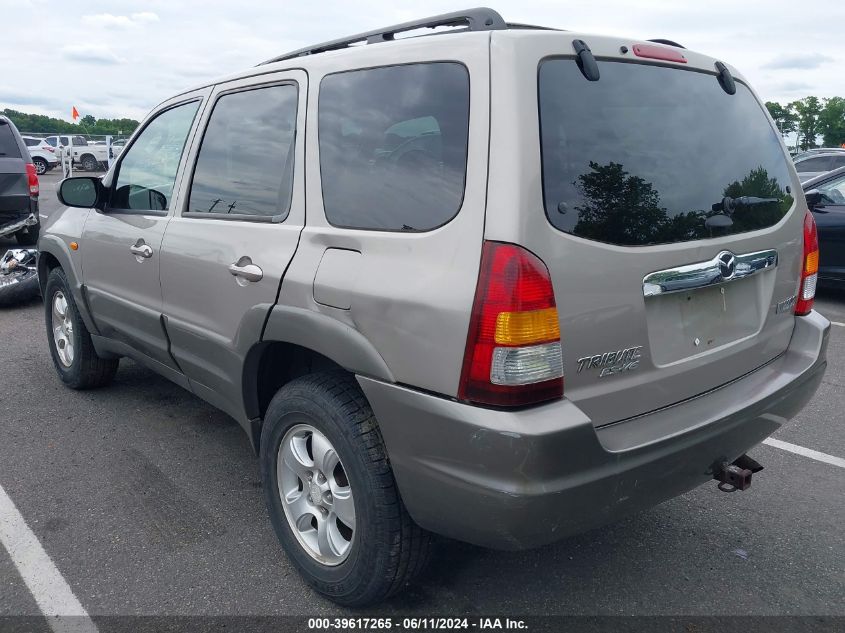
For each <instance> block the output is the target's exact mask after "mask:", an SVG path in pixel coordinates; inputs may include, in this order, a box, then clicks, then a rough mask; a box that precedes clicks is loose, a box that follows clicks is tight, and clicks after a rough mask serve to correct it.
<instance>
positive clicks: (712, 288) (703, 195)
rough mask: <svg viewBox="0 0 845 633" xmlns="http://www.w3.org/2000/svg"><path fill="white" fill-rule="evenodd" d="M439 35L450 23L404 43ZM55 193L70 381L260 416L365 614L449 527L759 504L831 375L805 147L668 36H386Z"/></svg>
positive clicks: (316, 545) (278, 488)
mask: <svg viewBox="0 0 845 633" xmlns="http://www.w3.org/2000/svg"><path fill="white" fill-rule="evenodd" d="M428 27H453V30H452V31H451V32H449V31H447V32H442V30H441V31H437V32H435V33H433V34H432V35H431V36H423V37H405V38H399V39H397V41H394V37H395V36H396V35H397V34H403V33H410V32H412V31H415V30H417V31H418V30H420V29H423V30H424V29H426V28H428ZM353 44H364V45H359V46H352V45H353ZM59 195H60V198H61V200H62V201H63V202H64V204H66V205H67V206H68V208H67V209H65V210H64V211H63V212H61V213H58V214H56V215H55V216H53V218H52V219H51V222H50V224H49V226H48V227H47V228H46V231H45V232H44V235H43V237H42V239H41V242H40V247H41V257H40V261H39V274H40V279H41V283H42V285H43V292H44V298H45V305H46V321H47V336H48V339H49V344H50V350H51V353H52V356H53V360H54V363H55V366H56V370H57V371H58V374H59V376H60V377H61V379H62V380H63V381H64V382H65V383H66V384H67V385H68V386H70V387H73V388H85V387H93V386H99V385H104V384H106V383H108V382H109V381H110V380H111V378H112V377H113V376H114V374H115V371H116V369H117V366H118V359H119V358H121V357H124V356H125V357H129V358H132V359H134V360H135V361H137V362H139V363H141V364H143V365H145V366H147V367H150V368H152V369H153V370H155V371H157V372H159V373H160V374H162V375H164V376H166V377H168V378H170V379H171V380H173V381H174V382H176V383H178V384H180V385H182V386H184V387H185V388H186V389H189V390H190V391H191V392H193V393H194V394H196V395H197V396H199V397H201V398H203V399H205V400H207V401H208V402H210V403H212V404H214V405H216V406H217V407H219V408H220V409H222V410H223V411H225V412H227V413H228V414H230V415H231V416H232V417H233V418H235V419H236V420H238V422H240V423H241V425H243V427H244V429H245V430H246V432H247V434H248V435H249V436H250V438H251V441H252V443H253V445H254V447H255V450H256V452H257V453H258V455H259V458H260V460H261V469H262V473H263V482H264V493H265V495H266V500H267V506H268V509H269V514H270V519H271V521H272V522H273V526H274V528H275V530H276V532H277V534H278V536H279V539H280V541H281V542H282V545H283V546H284V548H285V550H286V551H287V553H288V555H289V557H290V559H291V560H292V561H293V562H294V564H295V565H296V566H297V567H298V568H299V570H300V571H301V572H302V574H303V576H304V577H305V579H306V580H307V581H308V582H309V583H311V585H313V586H314V587H315V588H316V589H317V590H318V591H320V592H322V593H323V594H325V595H326V596H328V597H329V598H331V599H332V600H335V601H337V602H339V603H342V604H347V605H362V604H369V603H373V602H375V601H378V600H381V599H383V598H384V597H386V596H388V595H390V594H391V593H393V592H395V591H397V590H398V589H400V588H401V587H402V586H403V585H404V584H406V583H407V582H408V581H409V580H410V579H411V578H413V576H414V575H415V574H416V573H417V572H418V571H419V570H420V569H421V567H422V566H423V564H424V562H425V560H426V557H427V553H428V552H429V549H430V544H431V534H432V533H438V534H442V535H445V536H448V537H452V538H456V539H462V540H465V541H469V542H472V543H476V544H479V545H483V546H489V547H496V548H505V549H518V548H527V547H534V546H538V545H542V544H544V543H549V542H551V541H554V540H556V539H560V538H562V537H564V536H566V535H568V534H571V533H573V532H577V531H579V530H584V529H587V528H589V527H591V526H594V525H597V524H600V523H603V522H607V521H611V520H614V519H616V518H617V517H619V516H622V515H625V514H627V513H630V512H634V511H636V510H639V509H641V508H644V507H647V506H650V505H653V504H656V503H659V502H660V501H663V500H664V499H667V498H669V497H672V496H674V495H678V494H681V493H683V492H685V491H687V490H689V489H691V488H693V487H695V486H698V485H700V484H701V483H703V482H706V481H708V480H713V479H716V480H717V481H718V482H719V486H720V487H722V488H723V489H726V490H735V489H745V488H747V487H748V485H749V483H750V481H751V474H752V472H754V471H756V470H758V469H759V465H758V464H756V462H754V461H753V460H752V459H751V458H749V457H748V456H747V455H745V452H746V451H747V450H749V449H751V448H752V447H754V446H755V445H757V444H758V443H759V442H760V441H761V440H763V439H764V438H765V437H767V436H768V435H770V434H771V433H773V432H774V431H775V430H777V428H778V427H779V426H780V425H782V424H783V423H785V422H786V421H787V420H788V419H789V418H791V417H792V416H793V415H795V414H796V413H797V412H798V411H799V410H800V409H801V407H803V406H804V404H805V403H806V402H807V401H808V400H809V399H810V398H811V397H812V395H813V393H814V392H815V390H816V388H817V386H818V385H819V383H820V381H821V379H822V375H823V373H824V370H825V367H826V361H825V349H826V344H827V334H828V329H829V323H828V322H827V321H826V320H825V319H824V318H823V317H821V316H820V315H819V314H817V313H816V312H813V311H812V305H813V296H814V292H815V282H816V279H817V265H818V245H817V237H816V230H815V225H814V223H813V220H812V216H811V215H810V214H809V213H808V211H807V206H806V203H805V200H804V196H803V194H802V191H801V186H800V183H799V182H798V178H797V176H796V173H795V169H794V168H793V166H792V163H791V161H790V160H789V155H788V154H787V153H786V150H785V148H784V146H783V144H782V142H781V139H780V135H779V134H778V132H777V129H776V128H775V127H774V125H773V123H772V121H771V119H770V118H769V117H768V115H767V113H766V110H765V108H764V107H763V106H762V104H761V103H760V101H759V99H758V98H757V97H756V96H755V94H754V93H753V91H752V90H751V89H750V88H749V87H748V85H747V83H746V82H745V80H744V79H742V77H741V76H740V75H739V74H738V73H737V72H736V71H735V70H734V69H733V68H730V67H728V66H726V65H725V64H724V63H722V62H720V61H717V60H714V59H711V58H709V57H706V56H704V55H700V54H698V53H694V52H692V51H688V50H686V49H684V48H682V47H680V46H678V45H676V44H672V43H666V42H644V41H636V40H630V39H624V38H618V37H600V36H594V35H583V34H575V33H570V32H565V31H556V30H550V29H543V28H539V27H528V26H524V25H512V24H507V23H506V22H505V21H504V20H502V18H501V17H500V16H499V15H498V14H497V13H495V12H493V11H491V10H489V9H477V10H472V11H466V12H461V13H456V14H450V15H445V16H437V17H434V18H429V19H426V20H421V21H418V22H413V23H408V24H403V25H398V26H394V27H389V28H386V29H380V30H377V31H372V32H369V33H364V34H361V35H356V36H353V37H350V38H345V39H342V40H337V41H333V42H328V43H325V44H320V45H317V46H313V47H309V48H306V49H303V50H300V51H296V52H293V53H290V54H287V55H283V56H281V57H278V58H276V59H273V60H270V61H269V62H267V63H265V64H261V65H259V66H257V67H255V68H250V69H249V70H247V71H245V72H243V73H240V74H238V75H235V76H232V77H227V78H225V79H222V80H220V81H217V82H213V83H209V84H205V85H202V86H200V87H198V88H195V89H193V90H188V91H185V92H183V93H181V94H178V95H176V96H174V97H173V98H171V99H169V100H168V101H166V102H164V103H162V104H161V105H160V106H158V107H157V108H155V110H154V111H153V112H152V113H151V114H150V116H149V117H148V118H147V119H146V120H145V121H144V122H143V124H142V125H141V126H140V128H139V129H138V131H137V132H136V133H135V135H134V136H133V138H132V139H131V140H130V141H129V143H128V144H127V147H126V149H125V150H124V151H123V152H122V153H121V155H120V158H119V160H117V161H116V163H115V164H114V166H113V167H112V168H111V169H110V171H109V172H108V174H106V176H105V177H104V178H103V179H102V181H100V180H99V179H95V178H73V179H68V180H65V181H64V182H63V183H62V185H61V188H60V194H59Z"/></svg>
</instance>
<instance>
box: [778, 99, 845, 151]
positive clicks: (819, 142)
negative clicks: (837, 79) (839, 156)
mask: <svg viewBox="0 0 845 633" xmlns="http://www.w3.org/2000/svg"><path fill="white" fill-rule="evenodd" d="M766 108H767V109H768V110H769V114H771V115H772V118H773V119H774V120H775V123H777V126H778V128H780V131H781V133H782V134H797V135H798V136H797V142H796V146H797V147H798V148H800V149H802V150H806V149H811V148H813V147H839V146H841V145H843V144H845V99H843V98H842V97H831V98H829V99H819V98H818V97H804V98H803V99H799V100H798V101H793V102H792V103H787V104H786V105H782V104H780V103H777V102H776V101H766Z"/></svg>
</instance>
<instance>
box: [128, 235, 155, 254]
mask: <svg viewBox="0 0 845 633" xmlns="http://www.w3.org/2000/svg"><path fill="white" fill-rule="evenodd" d="M129 250H130V251H132V254H133V255H134V256H135V257H139V258H144V259H149V258H150V257H152V256H153V249H152V247H151V246H150V245H149V244H147V243H145V242H144V240H143V239H140V240H138V241H137V242H135V244H134V246H130V247H129Z"/></svg>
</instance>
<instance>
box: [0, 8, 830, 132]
mask: <svg viewBox="0 0 845 633" xmlns="http://www.w3.org/2000/svg"><path fill="white" fill-rule="evenodd" d="M482 1H484V0H452V1H443V0H429V1H428V2H425V3H421V2H407V1H404V0H395V1H393V2H391V1H388V0H362V1H354V0H347V1H343V0H320V1H319V2H288V1H285V0H277V1H276V2H261V1H260V0H251V1H250V2H244V1H243V0H241V1H237V0H228V1H223V2H220V1H217V0H205V1H203V2H200V1H182V2H180V1H179V0H146V1H144V2H141V1H134V0H109V1H101V0H77V1H76V2H67V1H65V0H0V16H2V22H3V25H2V26H0V29H2V33H3V45H2V51H3V52H2V54H0V109H2V108H13V109H16V110H23V111H26V112H36V113H39V114H48V115H51V116H57V117H60V118H62V119H66V120H71V119H70V112H71V106H74V105H75V106H76V107H77V109H78V110H79V112H80V114H82V115H83V116H84V115H86V114H91V115H93V116H95V117H97V118H123V117H129V118H135V119H142V118H143V117H144V116H145V115H146V114H147V112H149V110H150V109H151V108H153V107H154V106H155V105H156V104H158V103H159V102H161V101H163V100H164V99H166V98H167V97H169V96H170V95H173V94H175V93H177V92H180V91H182V90H184V89H186V88H190V87H192V86H195V85H197V84H200V83H202V82H204V81H206V80H208V79H213V78H215V77H220V76H225V75H228V74H230V73H232V72H237V71H240V70H243V69H245V68H248V67H250V66H254V65H255V64H257V63H259V62H261V61H264V60H266V59H268V58H271V57H273V56H275V55H279V54H281V53H284V52H287V51H289V50H293V49H296V48H300V47H302V46H305V45H308V44H311V43H316V42H321V41H325V40H329V39H334V38H337V37H341V36H343V35H349V34H353V33H357V32H359V31H365V30H369V29H372V28H377V27H379V26H384V25H389V24H395V23H397V22H403V21H406V20H411V19H416V18H421V17H425V16H427V15H434V14H437V13H444V12H448V11H454V10H457V9H461V8H466V7H467V6H476V5H477V4H479V3H480V2H482ZM487 2H488V5H489V6H492V7H493V8H494V9H496V10H497V11H499V13H501V14H502V16H503V17H504V18H505V19H506V20H508V21H511V22H525V23H532V24H541V25H544V26H552V27H556V28H563V29H567V30H572V31H581V32H588V33H599V34H606V35H621V36H627V37H630V38H632V39H649V38H667V39H671V40H675V41H677V42H680V43H681V44H683V45H684V46H686V47H687V48H690V49H694V50H697V51H700V52H702V53H706V54H708V55H712V56H714V57H717V58H719V59H723V60H725V61H727V62H729V63H731V64H732V65H734V66H735V67H737V68H738V69H740V70H741V71H742V72H743V74H744V75H745V76H746V77H747V78H748V79H749V80H750V82H751V84H752V85H753V86H754V88H755V89H756V90H757V92H758V93H759V94H760V96H761V97H762V98H763V99H764V100H766V101H779V102H781V103H787V102H790V101H794V100H796V99H800V98H802V97H805V96H807V95H810V94H813V95H816V96H818V97H832V96H845V67H843V62H845V37H843V36H842V25H843V24H845V2H843V1H842V0H802V1H801V2H795V0H765V1H763V0H708V1H706V2H702V1H701V0H695V1H693V0H591V1H590V0H579V1H575V0H571V1H563V0H561V1H557V2H554V1H551V0H498V1H497V0H487ZM15 25H17V26H15ZM10 51H12V52H15V53H10Z"/></svg>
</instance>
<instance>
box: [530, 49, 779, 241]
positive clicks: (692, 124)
mask: <svg viewBox="0 0 845 633" xmlns="http://www.w3.org/2000/svg"><path fill="white" fill-rule="evenodd" d="M600 69H601V79H600V80H599V81H595V82H593V81H586V80H585V79H584V77H583V75H582V74H581V72H580V71H579V70H578V66H577V65H576V63H575V62H574V61H573V60H571V59H549V60H546V61H544V62H542V63H541V65H540V71H539V101H540V126H541V149H542V158H543V189H544V191H543V193H544V199H545V207H546V214H547V216H548V218H549V221H550V222H551V223H552V224H553V225H554V226H555V227H557V228H558V229H560V230H561V231H565V232H567V233H571V234H573V235H577V236H579V237H584V238H588V239H593V240H598V241H602V242H609V243H612V244H620V245H628V246H638V245H646V244H660V243H668V242H684V241H688V240H697V239H703V238H708V237H719V236H722V235H730V234H735V233H741V232H744V231H754V230H758V229H762V228H766V227H769V226H772V225H774V224H776V223H777V222H778V221H779V220H780V219H781V218H782V217H783V216H784V215H785V214H786V213H787V211H788V210H789V209H790V208H791V206H792V202H793V198H792V196H791V195H790V192H789V189H788V186H789V182H790V180H789V174H790V172H789V168H788V166H787V158H786V156H785V154H784V152H783V149H782V147H781V144H780V141H779V140H778V138H777V136H776V134H775V132H774V130H773V129H772V126H771V125H770V123H769V121H768V119H767V118H766V116H765V114H764V112H763V110H762V108H761V106H760V105H759V104H758V102H757V100H756V99H755V98H754V96H753V95H752V94H751V91H750V90H749V89H748V88H747V87H746V86H744V85H743V84H741V83H737V92H736V94H735V95H729V94H727V93H726V92H725V91H724V90H722V89H721V87H720V86H719V83H718V81H717V80H716V77H715V76H714V75H710V74H706V73H700V72H694V71H688V70H679V69H676V68H666V67H662V66H655V65H647V64H634V63H623V62H604V63H600ZM741 196H756V197H759V198H766V199H770V200H771V201H770V202H766V203H762V204H754V205H746V206H740V207H736V209H735V211H734V212H733V213H731V214H730V221H729V222H707V219H708V218H709V217H710V216H713V215H714V214H716V213H720V214H722V213H723V212H722V211H720V210H718V209H719V208H721V202H722V201H723V199H724V198H726V197H729V198H739V197H741ZM714 205H716V210H714Z"/></svg>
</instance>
